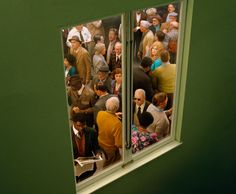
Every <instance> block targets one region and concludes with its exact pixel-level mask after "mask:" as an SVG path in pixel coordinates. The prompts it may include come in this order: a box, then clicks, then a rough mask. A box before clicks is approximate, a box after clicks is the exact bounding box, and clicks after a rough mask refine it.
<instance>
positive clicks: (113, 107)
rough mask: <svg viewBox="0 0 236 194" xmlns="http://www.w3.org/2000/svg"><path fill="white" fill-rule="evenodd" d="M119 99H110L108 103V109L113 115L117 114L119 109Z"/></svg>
mask: <svg viewBox="0 0 236 194" xmlns="http://www.w3.org/2000/svg"><path fill="white" fill-rule="evenodd" d="M119 103H120V102H119V99H118V98H117V97H115V96H113V97H111V98H109V99H108V100H107V101H106V109H107V111H109V112H111V113H116V111H117V110H118V109H119Z"/></svg>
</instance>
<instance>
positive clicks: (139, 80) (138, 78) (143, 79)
mask: <svg viewBox="0 0 236 194" xmlns="http://www.w3.org/2000/svg"><path fill="white" fill-rule="evenodd" d="M133 76H134V77H133V94H134V92H135V90H137V89H143V90H144V91H145V92H146V99H147V100H148V101H149V102H151V101H152V97H153V95H154V90H153V88H152V81H151V78H150V77H149V76H148V75H147V74H146V73H145V71H144V69H143V68H142V67H140V66H136V67H134V69H133Z"/></svg>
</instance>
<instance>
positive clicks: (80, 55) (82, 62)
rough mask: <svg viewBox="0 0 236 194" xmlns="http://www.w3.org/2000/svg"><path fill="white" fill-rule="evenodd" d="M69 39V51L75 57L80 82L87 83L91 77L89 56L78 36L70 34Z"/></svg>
mask: <svg viewBox="0 0 236 194" xmlns="http://www.w3.org/2000/svg"><path fill="white" fill-rule="evenodd" d="M69 41H70V43H71V48H70V53H71V54H72V55H74V56H75V58H76V67H77V71H78V72H79V75H80V78H81V79H82V83H83V84H84V85H85V84H88V83H89V82H90V79H91V57H90V55H89V53H88V51H87V50H86V49H85V48H83V47H82V46H81V40H80V39H79V37H78V36H72V38H70V39H69Z"/></svg>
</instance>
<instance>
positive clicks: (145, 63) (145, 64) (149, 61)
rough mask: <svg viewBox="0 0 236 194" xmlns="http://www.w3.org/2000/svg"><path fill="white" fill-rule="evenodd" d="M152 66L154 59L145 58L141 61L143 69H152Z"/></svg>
mask: <svg viewBox="0 0 236 194" xmlns="http://www.w3.org/2000/svg"><path fill="white" fill-rule="evenodd" d="M151 65H152V59H151V58H150V57H143V59H142V61H141V66H142V67H143V68H146V67H151Z"/></svg>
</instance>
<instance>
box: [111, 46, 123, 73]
mask: <svg viewBox="0 0 236 194" xmlns="http://www.w3.org/2000/svg"><path fill="white" fill-rule="evenodd" d="M121 63H122V45H121V43H120V42H116V43H115V46H114V51H113V52H112V54H111V58H110V63H109V69H110V71H111V72H112V71H113V70H115V69H116V68H121V66H122V65H121Z"/></svg>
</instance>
